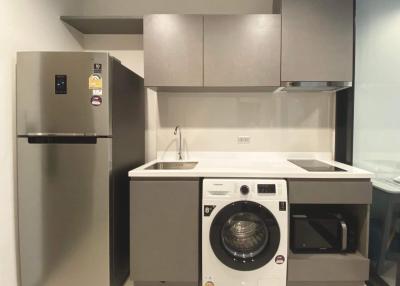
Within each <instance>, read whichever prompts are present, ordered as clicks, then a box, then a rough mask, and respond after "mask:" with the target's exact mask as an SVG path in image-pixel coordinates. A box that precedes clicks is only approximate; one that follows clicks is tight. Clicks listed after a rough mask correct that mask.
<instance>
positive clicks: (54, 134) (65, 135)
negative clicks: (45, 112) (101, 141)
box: [22, 132, 97, 137]
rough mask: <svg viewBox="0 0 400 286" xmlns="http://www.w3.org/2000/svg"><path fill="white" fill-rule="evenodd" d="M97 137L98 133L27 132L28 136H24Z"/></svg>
mask: <svg viewBox="0 0 400 286" xmlns="http://www.w3.org/2000/svg"><path fill="white" fill-rule="evenodd" d="M86 136H91V137H96V136H97V134H96V133H42V132H39V133H27V134H26V136H22V137H86Z"/></svg>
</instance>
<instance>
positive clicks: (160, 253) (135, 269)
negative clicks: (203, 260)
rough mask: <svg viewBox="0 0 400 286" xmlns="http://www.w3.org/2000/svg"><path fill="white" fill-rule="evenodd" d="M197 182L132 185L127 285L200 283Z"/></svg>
mask: <svg viewBox="0 0 400 286" xmlns="http://www.w3.org/2000/svg"><path fill="white" fill-rule="evenodd" d="M199 198H200V195H199V180H198V179H182V180H179V179H176V180H166V179H159V180H157V179H151V180H148V179H147V180H134V181H131V196H130V200H131V202H130V203H131V214H130V219H131V221H130V224H131V250H130V251H131V279H132V280H133V281H134V283H135V286H156V285H164V286H192V285H193V286H194V285H196V286H197V285H198V281H199V212H200V210H199V206H200V202H199Z"/></svg>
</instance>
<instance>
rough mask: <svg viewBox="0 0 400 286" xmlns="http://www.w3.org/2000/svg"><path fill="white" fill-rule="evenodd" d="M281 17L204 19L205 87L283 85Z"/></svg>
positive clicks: (247, 16)
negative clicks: (281, 82) (281, 79)
mask: <svg viewBox="0 0 400 286" xmlns="http://www.w3.org/2000/svg"><path fill="white" fill-rule="evenodd" d="M280 57H281V16H280V15H261V14H260V15H214V16H205V17H204V86H205V87H246V86H247V87H262V86H279V85H280Z"/></svg>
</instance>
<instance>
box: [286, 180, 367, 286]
mask: <svg viewBox="0 0 400 286" xmlns="http://www.w3.org/2000/svg"><path fill="white" fill-rule="evenodd" d="M288 191H289V210H290V213H291V215H292V214H298V213H299V212H298V210H299V209H301V210H305V209H306V210H308V211H311V210H314V211H317V212H318V213H319V212H321V210H323V212H322V213H341V214H347V215H348V216H349V217H351V218H352V220H353V222H354V230H353V231H354V233H355V240H356V251H355V252H352V253H324V254H321V253H294V252H293V251H292V250H290V251H289V257H288V283H287V285H288V286H364V285H365V281H366V280H368V277H369V264H370V261H369V259H368V237H369V218H370V204H371V203H372V184H371V181H370V180H368V179H354V180H351V179H346V180H339V179H331V180H327V179H324V180H323V179H289V180H288ZM291 231H292V228H291ZM292 235H293V234H292V233H291V234H290V235H289V237H291V236H292Z"/></svg>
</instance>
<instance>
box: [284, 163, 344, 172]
mask: <svg viewBox="0 0 400 286" xmlns="http://www.w3.org/2000/svg"><path fill="white" fill-rule="evenodd" d="M288 161H289V162H291V163H293V164H295V165H296V166H298V167H300V168H302V169H304V170H306V171H309V172H346V171H345V170H343V169H340V168H338V167H336V166H332V165H329V164H326V163H324V162H321V161H318V160H288Z"/></svg>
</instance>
